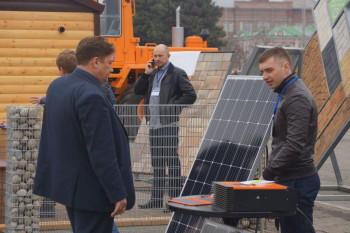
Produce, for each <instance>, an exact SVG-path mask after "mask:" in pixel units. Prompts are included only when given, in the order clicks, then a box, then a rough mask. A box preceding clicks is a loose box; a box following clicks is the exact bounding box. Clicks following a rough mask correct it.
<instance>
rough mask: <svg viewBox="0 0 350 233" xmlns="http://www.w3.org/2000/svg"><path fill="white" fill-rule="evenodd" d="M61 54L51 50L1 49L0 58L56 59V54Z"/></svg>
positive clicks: (58, 50)
mask: <svg viewBox="0 0 350 233" xmlns="http://www.w3.org/2000/svg"><path fill="white" fill-rule="evenodd" d="M60 52H62V49H51V48H32V49H19V48H2V49H1V53H0V57H50V58H53V57H54V58H56V57H57V54H58V53H60Z"/></svg>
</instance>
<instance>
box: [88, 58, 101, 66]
mask: <svg viewBox="0 0 350 233" xmlns="http://www.w3.org/2000/svg"><path fill="white" fill-rule="evenodd" d="M98 60H99V59H98V57H94V58H92V59H91V61H90V62H91V64H92V66H93V67H97V65H98Z"/></svg>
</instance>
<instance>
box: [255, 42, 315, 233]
mask: <svg viewBox="0 0 350 233" xmlns="http://www.w3.org/2000/svg"><path fill="white" fill-rule="evenodd" d="M290 64H291V59H290V56H289V54H288V52H287V51H286V50H285V49H283V48H280V47H275V48H271V49H268V50H266V51H265V52H264V53H262V54H261V55H260V57H259V67H260V71H261V73H262V76H263V79H264V81H265V82H266V84H267V85H268V86H269V87H270V88H271V89H273V90H274V91H275V92H276V93H278V95H279V96H278V98H277V101H276V105H275V108H274V111H273V118H274V119H273V129H272V152H271V155H270V158H269V161H268V164H267V166H266V168H265V170H264V172H263V174H262V177H261V179H266V180H274V181H276V182H278V183H279V184H282V185H285V186H289V187H292V188H294V189H296V190H297V193H298V211H297V214H296V215H295V216H290V217H284V218H280V224H281V232H282V233H286V232H291V233H299V232H300V233H307V232H313V231H312V221H313V217H312V213H313V206H314V200H315V198H316V196H317V193H318V191H319V189H320V179H319V176H318V174H317V169H316V168H315V166H314V159H313V156H314V146H315V142H316V136H317V107H316V103H315V100H314V98H313V96H312V94H311V93H310V91H309V90H308V88H307V87H306V86H305V84H304V82H303V81H302V80H301V79H299V78H298V77H297V76H296V74H295V73H292V71H291V68H290Z"/></svg>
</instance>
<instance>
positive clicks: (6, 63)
mask: <svg viewBox="0 0 350 233" xmlns="http://www.w3.org/2000/svg"><path fill="white" fill-rule="evenodd" d="M32 66H34V67H40V66H41V67H48V66H56V58H47V57H36V58H29V57H0V67H32Z"/></svg>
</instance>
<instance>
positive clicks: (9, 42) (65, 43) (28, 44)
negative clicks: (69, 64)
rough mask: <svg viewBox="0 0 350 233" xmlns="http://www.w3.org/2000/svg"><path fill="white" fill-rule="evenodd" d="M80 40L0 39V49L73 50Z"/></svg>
mask: <svg viewBox="0 0 350 233" xmlns="http://www.w3.org/2000/svg"><path fill="white" fill-rule="evenodd" d="M79 41H80V40H56V39H52V40H48V39H45V40H40V39H37V40H28V39H0V48H56V49H62V50H64V49H73V50H75V48H76V47H77V45H78V43H79Z"/></svg>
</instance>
